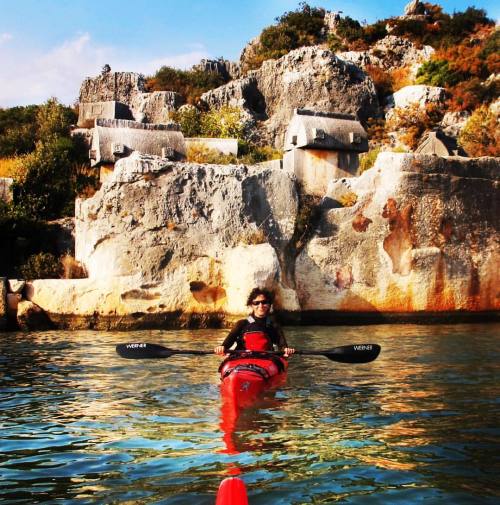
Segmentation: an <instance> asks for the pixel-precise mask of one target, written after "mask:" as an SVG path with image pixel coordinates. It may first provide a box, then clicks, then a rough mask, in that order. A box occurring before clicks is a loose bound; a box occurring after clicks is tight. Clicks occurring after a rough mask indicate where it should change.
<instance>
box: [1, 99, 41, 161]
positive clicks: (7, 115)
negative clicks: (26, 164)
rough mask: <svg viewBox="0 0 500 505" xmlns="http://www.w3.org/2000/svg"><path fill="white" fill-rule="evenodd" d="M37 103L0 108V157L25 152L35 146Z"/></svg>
mask: <svg viewBox="0 0 500 505" xmlns="http://www.w3.org/2000/svg"><path fill="white" fill-rule="evenodd" d="M37 110H38V106H37V105H29V106H27V107H12V108H10V109H0V157H10V156H16V155H19V154H26V153H28V152H30V151H32V150H33V149H34V148H35V142H36V138H37V137H36V133H37V132H36V127H34V125H35V121H36V113H37Z"/></svg>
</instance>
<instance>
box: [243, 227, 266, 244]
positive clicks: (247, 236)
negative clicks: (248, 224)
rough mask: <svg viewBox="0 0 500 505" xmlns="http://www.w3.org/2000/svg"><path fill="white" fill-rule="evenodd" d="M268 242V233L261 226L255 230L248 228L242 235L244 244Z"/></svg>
mask: <svg viewBox="0 0 500 505" xmlns="http://www.w3.org/2000/svg"><path fill="white" fill-rule="evenodd" d="M266 242H267V239H266V235H265V234H264V232H263V231H262V229H261V228H257V229H255V230H246V231H245V232H244V233H242V235H241V236H240V243H241V244H244V245H257V244H265V243H266Z"/></svg>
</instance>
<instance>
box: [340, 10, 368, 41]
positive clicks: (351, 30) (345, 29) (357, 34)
mask: <svg viewBox="0 0 500 505" xmlns="http://www.w3.org/2000/svg"><path fill="white" fill-rule="evenodd" d="M335 31H336V33H337V35H338V36H339V37H340V38H342V39H345V40H347V42H353V41H355V40H357V39H362V38H363V27H362V26H361V25H360V23H359V22H358V21H356V20H355V19H352V18H351V17H349V16H346V17H345V18H341V19H340V21H339V22H338V24H337V26H336V28H335Z"/></svg>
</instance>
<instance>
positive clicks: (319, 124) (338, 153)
mask: <svg viewBox="0 0 500 505" xmlns="http://www.w3.org/2000/svg"><path fill="white" fill-rule="evenodd" d="M284 151H285V154H284V157H283V167H284V168H285V169H286V170H289V171H290V172H293V173H294V174H295V176H296V177H297V180H298V181H299V182H300V183H301V184H302V187H303V189H304V191H305V192H306V193H310V194H314V195H318V196H323V195H324V194H325V192H326V190H327V187H328V184H329V182H330V181H332V180H333V179H338V178H342V177H353V176H355V175H356V172H357V170H358V167H359V153H362V152H366V151H368V135H367V133H366V131H365V130H364V129H363V126H362V125H361V123H360V122H359V121H357V120H356V119H355V117H354V116H351V115H348V114H338V113H328V112H315V111H312V110H307V109H296V110H295V114H294V115H293V117H292V120H291V121H290V124H289V126H288V129H287V132H286V136H285V145H284Z"/></svg>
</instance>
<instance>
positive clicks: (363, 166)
mask: <svg viewBox="0 0 500 505" xmlns="http://www.w3.org/2000/svg"><path fill="white" fill-rule="evenodd" d="M379 153H380V147H377V148H375V149H372V150H370V151H368V152H367V153H364V154H362V155H361V157H360V160H359V173H360V174H362V173H363V172H364V171H365V170H368V169H369V168H372V167H373V165H375V160H376V159H377V156H378V155H379Z"/></svg>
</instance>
